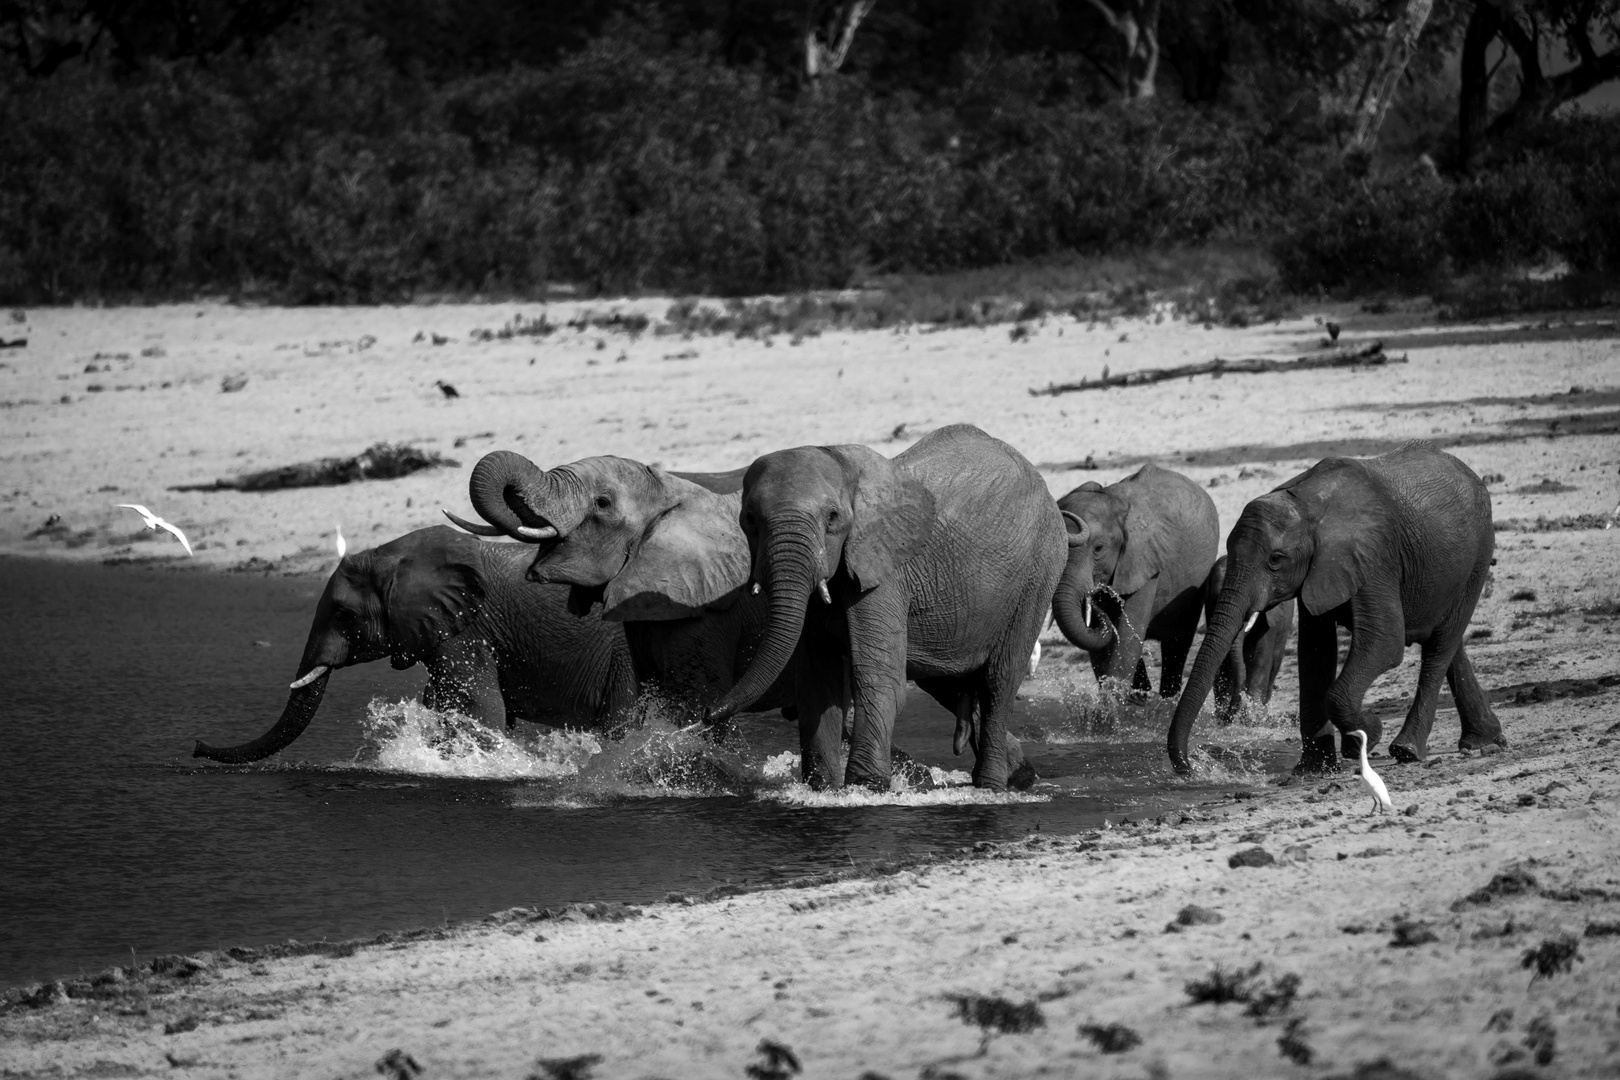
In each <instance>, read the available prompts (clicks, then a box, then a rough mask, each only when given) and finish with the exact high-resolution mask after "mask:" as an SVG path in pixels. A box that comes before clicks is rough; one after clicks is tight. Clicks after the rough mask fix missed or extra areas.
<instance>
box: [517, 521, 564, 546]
mask: <svg viewBox="0 0 1620 1080" xmlns="http://www.w3.org/2000/svg"><path fill="white" fill-rule="evenodd" d="M517 534H518V536H519V537H520V538H522V539H524V540H527V541H528V542H529V543H531V544H538V543H539V542H540V541H542V540H555V539H556V538H557V526H555V525H542V526H541V527H540V528H538V529H537V528H535V527H534V526H533V525H519V526H518V527H517Z"/></svg>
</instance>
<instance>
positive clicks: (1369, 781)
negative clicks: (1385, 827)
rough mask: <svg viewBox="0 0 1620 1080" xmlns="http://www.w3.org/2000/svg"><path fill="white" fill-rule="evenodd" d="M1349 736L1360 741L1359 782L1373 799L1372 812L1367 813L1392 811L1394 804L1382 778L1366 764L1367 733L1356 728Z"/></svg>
mask: <svg viewBox="0 0 1620 1080" xmlns="http://www.w3.org/2000/svg"><path fill="white" fill-rule="evenodd" d="M1350 734H1352V735H1354V736H1355V737H1356V738H1358V739H1360V740H1361V782H1362V783H1363V784H1366V785H1367V790H1368V791H1369V792H1371V794H1372V799H1373V805H1372V810H1369V811H1367V812H1368V813H1369V814H1370V813H1372V812H1373V810H1376V811H1378V812H1379V813H1382V812H1384V811H1385V810H1390V809H1393V808H1394V804H1393V803H1391V802H1390V801H1389V788H1387V787H1385V786H1384V778H1383V777H1382V776H1379V775H1378V774H1377V773H1375V772H1373V767H1372V766H1371V765H1369V764H1367V733H1366V732H1365V731H1362V730H1360V729H1359V728H1358V729H1356V730H1355V731H1352V732H1351V733H1350Z"/></svg>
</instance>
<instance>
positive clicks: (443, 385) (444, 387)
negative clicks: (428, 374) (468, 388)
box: [433, 379, 461, 398]
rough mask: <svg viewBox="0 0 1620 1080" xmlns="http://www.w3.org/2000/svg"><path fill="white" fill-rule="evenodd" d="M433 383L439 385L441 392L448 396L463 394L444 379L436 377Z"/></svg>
mask: <svg viewBox="0 0 1620 1080" xmlns="http://www.w3.org/2000/svg"><path fill="white" fill-rule="evenodd" d="M433 385H434V386H437V387H438V388H439V393H441V394H443V395H444V396H445V397H447V398H451V397H460V396H461V393H460V391H458V390H457V389H456V388H455V387H453V386H451V385H450V384H449V383H447V382H445V381H444V380H443V379H435V380H434V381H433Z"/></svg>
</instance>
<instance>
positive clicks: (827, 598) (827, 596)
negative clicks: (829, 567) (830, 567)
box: [816, 579, 832, 605]
mask: <svg viewBox="0 0 1620 1080" xmlns="http://www.w3.org/2000/svg"><path fill="white" fill-rule="evenodd" d="M816 588H817V589H818V590H819V591H820V592H821V602H822V603H823V604H828V605H831V604H832V593H830V592H828V591H827V582H826V580H825V579H823V580H822V581H820V582H818V583H817V585H816Z"/></svg>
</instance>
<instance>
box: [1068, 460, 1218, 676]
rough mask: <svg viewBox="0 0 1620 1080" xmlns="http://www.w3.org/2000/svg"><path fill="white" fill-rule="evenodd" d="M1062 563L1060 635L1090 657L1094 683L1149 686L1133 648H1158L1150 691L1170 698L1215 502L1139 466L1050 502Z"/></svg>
mask: <svg viewBox="0 0 1620 1080" xmlns="http://www.w3.org/2000/svg"><path fill="white" fill-rule="evenodd" d="M1057 505H1058V509H1059V510H1060V511H1062V513H1063V521H1064V525H1065V527H1066V529H1067V531H1068V539H1069V559H1068V563H1067V564H1066V565H1065V566H1064V568H1063V577H1062V579H1061V580H1060V581H1059V582H1058V587H1057V591H1056V592H1055V593H1054V594H1053V595H1052V614H1053V616H1054V617H1056V619H1057V624H1058V628H1059V629H1060V630H1062V631H1063V636H1064V637H1066V638H1068V639H1069V640H1070V641H1071V642H1073V643H1074V644H1075V645H1077V646H1079V647H1080V648H1082V649H1084V650H1086V651H1087V652H1088V653H1090V654H1091V667H1092V670H1093V671H1094V672H1096V674H1097V678H1098V679H1102V678H1103V677H1104V676H1108V677H1111V678H1114V679H1119V680H1121V681H1123V680H1126V679H1129V680H1131V683H1132V687H1133V689H1134V690H1135V691H1137V692H1141V693H1146V692H1147V691H1149V690H1150V689H1151V688H1152V684H1151V683H1150V682H1149V681H1148V674H1147V665H1146V664H1145V663H1143V661H1142V642H1143V641H1144V640H1148V641H1157V642H1159V647H1160V657H1161V663H1160V671H1159V693H1160V694H1161V695H1163V696H1164V697H1175V695H1176V693H1177V692H1178V691H1179V690H1180V689H1181V670H1182V667H1183V666H1184V665H1185V664H1186V662H1187V653H1188V652H1190V651H1191V649H1192V643H1193V637H1194V635H1195V634H1197V632H1198V616H1199V615H1200V614H1201V612H1202V610H1203V595H1204V583H1205V581H1206V580H1207V579H1208V577H1209V569H1210V566H1211V565H1212V564H1213V563H1214V562H1215V556H1216V553H1217V550H1218V548H1219V546H1220V522H1219V519H1218V518H1217V516H1216V513H1215V503H1214V502H1213V501H1212V500H1211V499H1210V497H1209V494H1208V493H1207V492H1205V491H1204V489H1203V488H1201V487H1199V486H1198V485H1197V484H1195V483H1193V482H1192V481H1191V480H1189V479H1188V478H1187V477H1185V476H1183V475H1181V474H1180V473H1177V472H1171V471H1170V470H1169V469H1161V468H1160V467H1159V466H1157V465H1144V466H1142V467H1141V468H1140V469H1138V470H1137V471H1136V472H1134V473H1132V474H1131V475H1130V476H1127V477H1126V478H1125V479H1123V480H1121V481H1119V482H1118V483H1115V484H1110V485H1109V486H1107V487H1102V486H1101V485H1099V484H1097V483H1096V482H1089V483H1085V484H1081V485H1080V486H1079V487H1077V488H1075V489H1074V490H1073V491H1071V492H1069V493H1068V494H1067V495H1065V496H1063V497H1062V498H1061V499H1059V500H1058V504H1057Z"/></svg>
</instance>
